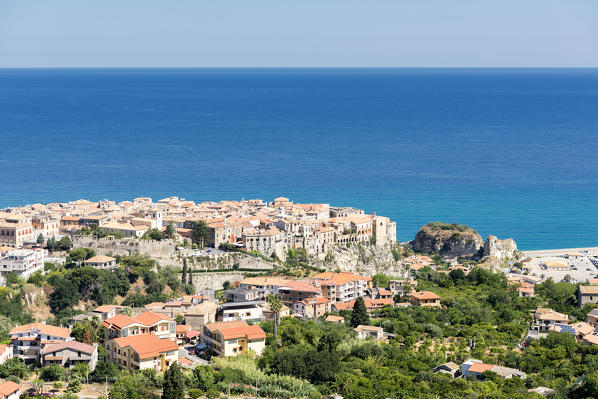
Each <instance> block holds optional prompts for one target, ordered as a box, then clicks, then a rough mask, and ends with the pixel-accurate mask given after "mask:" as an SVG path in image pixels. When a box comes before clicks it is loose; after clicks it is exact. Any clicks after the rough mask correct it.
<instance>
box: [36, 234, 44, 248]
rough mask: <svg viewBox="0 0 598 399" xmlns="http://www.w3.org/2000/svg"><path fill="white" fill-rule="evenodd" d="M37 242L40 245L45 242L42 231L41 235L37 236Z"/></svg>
mask: <svg viewBox="0 0 598 399" xmlns="http://www.w3.org/2000/svg"><path fill="white" fill-rule="evenodd" d="M37 243H38V244H39V245H42V244H43V243H44V235H43V234H42V233H39V235H38V236H37Z"/></svg>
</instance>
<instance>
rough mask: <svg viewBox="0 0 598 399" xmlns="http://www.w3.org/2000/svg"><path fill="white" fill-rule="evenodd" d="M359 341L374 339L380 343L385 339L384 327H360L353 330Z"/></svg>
mask: <svg viewBox="0 0 598 399" xmlns="http://www.w3.org/2000/svg"><path fill="white" fill-rule="evenodd" d="M353 330H354V331H355V332H356V333H357V337H358V338H359V339H366V338H374V339H376V340H378V341H380V340H381V339H383V338H384V330H383V329H382V327H375V326H364V325H359V326H357V327H355V328H354V329H353Z"/></svg>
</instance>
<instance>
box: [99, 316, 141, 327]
mask: <svg viewBox="0 0 598 399" xmlns="http://www.w3.org/2000/svg"><path fill="white" fill-rule="evenodd" d="M133 323H135V320H133V319H132V318H130V317H129V316H125V315H124V314H118V315H116V316H114V317H110V318H109V319H106V320H105V321H104V322H102V325H103V326H104V327H106V328H116V329H118V330H120V329H122V328H125V327H126V326H130V325H131V324H133Z"/></svg>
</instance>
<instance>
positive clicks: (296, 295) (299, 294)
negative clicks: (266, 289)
mask: <svg viewBox="0 0 598 399" xmlns="http://www.w3.org/2000/svg"><path fill="white" fill-rule="evenodd" d="M277 295H278V297H279V298H280V299H281V300H282V303H284V304H285V305H287V306H293V304H294V303H298V302H301V301H305V300H308V299H311V298H315V297H321V296H322V289H321V288H320V287H317V286H316V283H315V282H313V283H312V282H310V281H304V280H295V281H289V282H288V283H286V284H285V285H283V286H282V287H280V288H279V289H278V294H277Z"/></svg>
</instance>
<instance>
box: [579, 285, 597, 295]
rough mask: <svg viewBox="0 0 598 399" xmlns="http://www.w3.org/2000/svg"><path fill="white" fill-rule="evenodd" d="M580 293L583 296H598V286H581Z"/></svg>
mask: <svg viewBox="0 0 598 399" xmlns="http://www.w3.org/2000/svg"><path fill="white" fill-rule="evenodd" d="M579 292H580V293H581V294H582V295H586V294H587V295H592V294H598V285H580V286H579Z"/></svg>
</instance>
